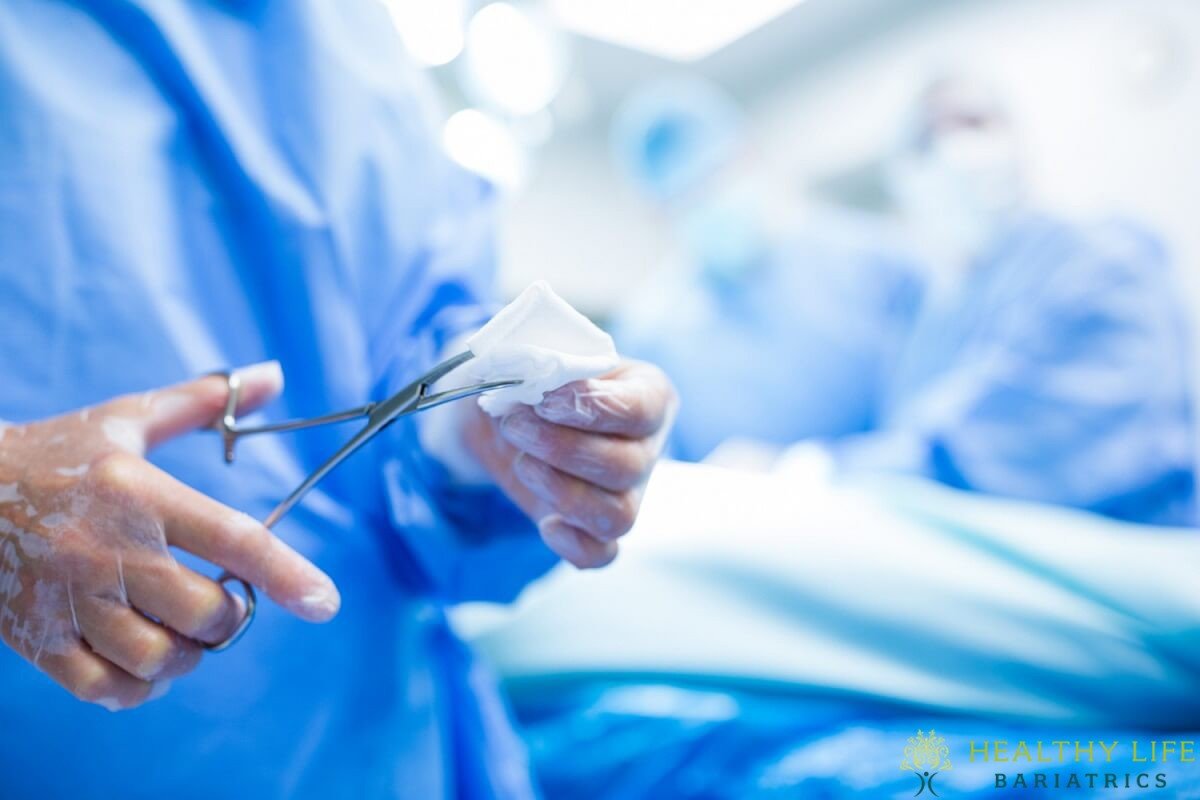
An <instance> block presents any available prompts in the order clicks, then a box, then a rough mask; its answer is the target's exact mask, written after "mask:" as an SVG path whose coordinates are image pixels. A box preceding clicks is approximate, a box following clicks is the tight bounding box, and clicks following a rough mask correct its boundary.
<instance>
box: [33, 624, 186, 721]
mask: <svg viewBox="0 0 1200 800" xmlns="http://www.w3.org/2000/svg"><path fill="white" fill-rule="evenodd" d="M38 667H39V668H40V669H41V670H42V671H43V672H45V673H46V674H47V675H49V676H50V677H51V678H53V679H54V680H55V681H56V682H57V683H58V684H59V685H61V686H62V687H63V688H64V689H66V690H67V691H68V692H70V693H71V694H73V695H75V696H76V697H77V698H79V699H80V700H83V701H84V702H87V703H95V704H97V705H99V706H103V707H104V708H107V709H108V710H109V711H119V710H121V709H123V708H133V707H134V706H137V705H141V704H142V703H144V702H146V701H147V700H151V699H154V698H155V697H158V696H159V695H161V693H162V692H163V691H164V688H163V687H162V686H156V685H155V684H152V683H150V682H148V681H144V680H141V679H140V678H135V677H134V676H132V675H130V674H129V673H128V672H126V671H125V670H123V669H121V668H120V667H118V666H117V665H116V664H114V663H112V662H111V661H108V660H107V659H105V658H103V657H101V656H99V655H97V654H96V653H93V652H92V651H91V650H90V649H88V647H87V646H86V645H85V644H84V643H83V642H81V641H76V642H75V643H74V644H72V645H71V646H70V647H69V648H67V649H66V650H65V651H64V652H62V653H53V654H47V655H44V656H43V657H42V658H41V659H39V660H38ZM156 690H157V691H156Z"/></svg>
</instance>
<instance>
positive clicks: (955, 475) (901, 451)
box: [832, 76, 1196, 525]
mask: <svg viewBox="0 0 1200 800" xmlns="http://www.w3.org/2000/svg"><path fill="white" fill-rule="evenodd" d="M890 175H891V185H892V187H893V190H894V192H895V195H896V199H897V200H898V202H899V207H900V209H901V213H902V215H903V218H904V220H905V222H906V224H907V226H908V228H909V231H910V233H911V236H912V240H913V243H914V247H915V249H916V251H917V253H918V255H919V260H920V262H921V263H922V264H923V265H924V272H925V274H926V278H925V281H924V290H923V295H922V301H921V306H920V311H919V312H918V315H917V318H916V321H915V323H914V326H913V330H912V333H911V334H910V335H909V336H908V338H907V339H906V341H905V343H904V346H903V348H902V350H901V351H900V353H899V355H898V358H897V360H896V363H895V366H894V368H893V369H892V370H891V372H890V375H889V377H888V378H887V381H886V389H885V392H884V394H883V395H882V397H881V405H880V411H879V418H880V420H879V429H878V430H877V431H875V432H872V433H868V434H866V435H862V436H855V437H847V438H844V439H842V440H840V441H837V442H835V443H834V444H833V445H832V451H833V453H834V456H835V460H836V461H837V463H838V464H840V466H841V467H843V468H845V469H868V470H874V469H883V470H891V471H900V472H908V473H916V474H921V475H925V476H928V477H931V478H934V479H936V480H938V481H941V482H943V483H945V484H948V485H950V486H954V487H958V488H963V489H972V490H977V491H982V492H988V493H992V494H998V495H1004V496H1009V497H1017V498H1022V499H1027V500H1035V501H1041V502H1046V503H1055V504H1061V505H1067V506H1072V507H1076V508H1083V509H1087V510H1090V511H1095V512H1098V513H1101V514H1105V515H1108V516H1111V517H1114V518H1117V519H1123V520H1130V521H1137V522H1146V523H1161V524H1173V525H1191V524H1194V523H1195V522H1196V496H1195V476H1194V468H1195V463H1196V453H1195V445H1194V442H1195V435H1196V431H1195V421H1194V411H1193V396H1192V388H1191V387H1192V380H1193V376H1192V375H1191V358H1190V355H1189V349H1188V346H1187V345H1188V340H1189V334H1188V330H1187V326H1186V324H1185V319H1184V314H1183V309H1182V308H1181V306H1180V302H1179V299H1178V298H1179V297H1180V294H1179V292H1178V290H1177V289H1176V288H1175V285H1174V282H1173V276H1172V273H1171V270H1170V264H1169V259H1168V255H1167V253H1166V252H1165V250H1164V247H1163V245H1162V244H1161V243H1160V242H1159V241H1158V240H1157V238H1155V237H1154V236H1153V235H1152V234H1151V233H1149V232H1148V231H1146V230H1145V229H1144V228H1142V227H1141V226H1139V225H1137V224H1134V223H1132V222H1129V221H1126V220H1118V219H1112V220H1106V221H1101V222H1097V223H1088V224H1083V223H1076V222H1070V221H1066V220H1064V219H1060V218H1057V217H1055V216H1052V215H1049V214H1046V213H1042V212H1038V211H1036V210H1034V209H1033V207H1032V204H1031V202H1030V200H1029V197H1028V196H1027V192H1026V190H1025V188H1024V180H1023V177H1024V176H1023V175H1022V172H1021V161H1020V143H1019V141H1018V137H1017V134H1016V132H1015V130H1014V127H1013V125H1012V123H1011V120H1010V118H1009V115H1008V114H1007V112H1006V111H1005V109H1004V107H1003V106H1002V104H1001V103H1000V102H999V101H998V99H997V97H996V93H995V91H994V90H993V89H991V87H989V86H988V85H987V84H986V83H983V82H981V81H979V80H977V79H974V78H971V77H969V76H947V77H943V78H939V79H938V80H935V81H933V82H932V83H931V84H930V85H929V86H928V87H927V88H926V89H925V90H924V91H923V93H922V94H921V96H920V98H919V101H918V102H917V104H916V107H915V111H914V113H913V115H912V120H911V122H910V124H909V126H908V129H907V134H906V136H905V137H904V138H903V142H902V144H901V146H900V147H899V148H898V152H897V154H896V157H895V159H894V160H893V163H892V166H891V170H890Z"/></svg>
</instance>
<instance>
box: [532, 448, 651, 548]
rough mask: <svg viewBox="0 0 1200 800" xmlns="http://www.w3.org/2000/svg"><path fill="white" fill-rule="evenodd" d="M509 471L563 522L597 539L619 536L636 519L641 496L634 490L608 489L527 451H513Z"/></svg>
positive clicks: (608, 539) (602, 539)
mask: <svg viewBox="0 0 1200 800" xmlns="http://www.w3.org/2000/svg"><path fill="white" fill-rule="evenodd" d="M513 472H514V473H515V474H516V476H517V478H518V480H520V481H521V483H523V484H524V485H525V486H526V487H527V488H528V489H529V490H530V491H531V492H533V493H534V494H535V495H537V496H538V497H540V498H541V499H542V500H545V501H546V502H547V503H548V504H549V505H550V506H551V507H552V508H555V509H557V511H558V513H559V514H561V515H562V517H563V518H564V520H565V521H566V522H568V523H569V524H571V525H573V526H575V527H576V528H580V529H582V530H583V531H584V532H586V533H587V534H589V535H590V536H592V537H594V538H596V539H599V540H601V541H605V542H607V541H611V540H613V539H617V538H619V537H620V536H622V535H623V534H625V533H627V532H628V531H629V529H630V528H632V527H633V522H634V520H635V519H637V510H638V505H639V503H640V499H641V498H640V497H639V496H638V493H637V492H635V491H625V492H610V491H608V490H607V489H602V488H600V487H598V486H596V485H595V484H591V483H587V482H586V481H582V480H580V479H579V478H576V477H574V476H573V475H568V474H566V473H565V472H562V471H561V470H557V469H555V468H554V467H552V466H550V465H549V464H547V463H546V462H544V461H540V460H538V459H537V458H535V457H534V456H531V455H529V454H528V453H520V454H518V455H517V457H516V459H515V460H514V461H513Z"/></svg>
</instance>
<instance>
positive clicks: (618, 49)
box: [388, 0, 1200, 318]
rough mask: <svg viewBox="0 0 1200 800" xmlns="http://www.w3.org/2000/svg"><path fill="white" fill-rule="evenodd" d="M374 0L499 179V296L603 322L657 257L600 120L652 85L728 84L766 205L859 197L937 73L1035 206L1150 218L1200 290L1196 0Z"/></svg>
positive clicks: (466, 146) (478, 157)
mask: <svg viewBox="0 0 1200 800" xmlns="http://www.w3.org/2000/svg"><path fill="white" fill-rule="evenodd" d="M388 2H389V6H390V8H391V10H392V12H393V16H394V17H395V19H396V20H397V23H398V30H401V31H402V32H403V33H402V40H403V41H404V43H405V46H406V47H407V49H409V50H410V52H411V54H412V56H413V58H414V60H416V61H417V62H419V63H422V64H425V65H427V67H428V69H429V70H430V72H431V73H432V74H433V75H434V76H435V78H436V81H437V83H438V85H439V86H440V87H441V89H442V90H443V93H444V108H445V112H446V117H447V119H446V121H445V129H444V140H445V143H446V146H447V148H448V149H449V150H450V152H451V154H452V155H453V156H454V157H455V158H456V159H458V160H460V161H461V162H463V163H465V164H467V165H468V166H470V167H471V168H473V169H475V170H477V171H479V172H481V173H484V174H486V175H488V176H489V177H491V178H493V179H494V180H496V181H497V183H499V184H500V185H502V186H503V187H504V189H505V193H506V200H505V207H504V215H505V224H504V225H503V226H502V231H503V235H504V240H503V243H502V245H503V259H502V264H503V285H504V287H505V290H506V291H507V292H508V293H510V294H512V293H515V292H516V291H519V290H520V289H521V288H523V287H524V286H525V285H526V284H527V283H528V282H529V281H531V280H533V279H536V278H539V277H544V278H547V279H549V280H550V281H551V283H552V284H553V285H554V286H555V288H556V289H557V290H558V291H560V293H562V294H563V295H564V296H566V297H567V298H568V299H569V300H570V301H571V302H572V303H574V304H575V305H577V306H578V307H580V308H581V309H582V310H584V311H586V312H588V313H590V314H592V315H593V316H596V317H599V318H604V317H605V316H607V315H608V314H609V313H610V312H611V311H612V310H613V309H614V308H615V307H616V306H617V305H618V304H619V303H620V301H621V300H622V298H624V297H626V296H627V295H628V294H629V292H630V290H631V289H632V288H634V287H635V286H637V285H638V284H639V281H640V280H642V279H643V278H644V277H645V275H646V273H647V271H648V270H649V269H650V268H651V267H652V266H654V265H656V264H658V263H660V262H662V261H663V260H664V259H666V258H668V257H669V256H670V253H671V252H672V246H673V239H672V232H671V229H670V227H669V226H668V225H667V224H665V222H664V219H663V217H662V215H661V214H658V213H654V209H652V208H651V207H650V206H648V204H647V202H646V200H645V198H644V197H642V196H641V195H640V194H639V192H638V191H637V190H636V188H635V187H634V186H633V185H632V184H631V183H630V181H629V180H628V179H627V176H626V175H625V174H623V173H622V171H621V170H620V169H619V168H618V165H616V164H615V163H614V154H613V143H612V140H611V134H610V132H611V128H612V124H613V118H614V114H615V113H616V111H617V109H618V108H619V107H620V104H621V103H622V102H623V101H624V100H625V98H627V97H628V96H629V94H630V93H631V92H633V91H634V90H635V89H637V88H638V87H639V86H642V85H644V84H645V83H646V82H648V81H652V80H655V79H660V78H673V77H677V76H680V75H692V76H700V77H702V78H704V79H707V80H711V81H712V82H713V83H714V84H715V85H716V86H718V87H720V88H721V89H723V90H725V91H727V92H728V93H729V94H730V96H731V97H732V98H734V99H735V100H736V102H738V103H739V104H740V105H741V107H742V109H743V110H744V112H745V118H744V124H745V128H744V136H745V138H746V141H747V142H748V143H749V145H750V146H751V147H752V148H753V149H754V151H755V157H756V159H757V160H758V162H759V165H760V167H761V168H763V169H764V170H765V171H766V172H768V173H769V174H771V175H772V176H773V178H774V179H775V180H774V181H773V184H772V186H771V193H772V197H771V202H772V203H774V204H775V205H778V206H781V207H796V208H799V209H801V213H803V211H802V209H804V208H805V207H806V206H808V205H809V204H811V203H814V202H817V203H822V202H824V203H833V204H846V205H849V206H851V207H859V208H862V209H865V210H867V211H869V212H875V211H878V210H880V202H879V201H880V197H879V194H878V191H877V182H876V181H874V180H873V176H872V175H871V165H872V164H875V163H877V162H878V161H879V159H880V158H881V156H883V155H885V154H886V153H887V152H888V151H889V150H890V149H892V148H894V146H895V141H896V138H897V136H898V135H899V134H898V130H899V128H900V125H901V122H902V120H903V119H904V117H905V114H906V111H907V109H908V108H909V107H910V106H911V104H912V101H913V96H914V93H915V92H917V91H918V90H919V88H920V87H921V85H922V84H923V83H925V82H926V81H927V80H929V78H930V77H931V76H933V75H935V74H937V73H939V72H940V71H943V70H946V69H953V70H967V71H970V72H972V73H976V74H979V75H982V76H986V78H987V79H988V80H989V81H990V82H991V83H992V85H994V86H995V87H996V89H997V90H998V92H999V93H1000V94H1001V95H1002V96H1003V99H1004V102H1005V103H1006V105H1007V106H1008V107H1009V109H1010V110H1011V112H1012V114H1013V116H1014V118H1015V119H1016V120H1017V121H1018V124H1019V125H1020V127H1021V129H1022V148H1023V153H1022V155H1023V157H1024V159H1025V161H1026V164H1027V170H1028V172H1027V175H1026V178H1027V181H1028V183H1029V186H1030V190H1031V192H1032V193H1033V194H1034V197H1035V198H1036V200H1037V201H1038V203H1039V204H1041V205H1045V206H1049V207H1053V208H1054V209H1055V210H1057V211H1062V212H1066V213H1079V214H1088V213H1092V212H1103V213H1110V212H1114V211H1118V212H1123V213H1127V214H1129V215H1131V216H1134V217H1136V218H1138V219H1140V220H1142V221H1143V222H1147V223H1149V224H1150V225H1151V226H1153V227H1154V228H1155V229H1157V230H1158V232H1159V233H1160V234H1161V235H1162V236H1163V237H1164V238H1165V239H1166V240H1167V241H1168V243H1169V245H1170V248H1171V250H1172V251H1173V255H1174V260H1175V262H1176V265H1177V269H1178V272H1179V274H1180V278H1181V281H1182V283H1183V284H1184V286H1185V288H1186V290H1187V293H1188V296H1189V298H1190V300H1191V301H1193V305H1194V304H1195V303H1200V269H1198V267H1197V265H1198V264H1200V225H1197V224H1196V209H1197V208H1200V159H1197V158H1196V157H1195V149H1196V142H1197V141H1200V91H1197V88H1198V82H1200V75H1198V73H1197V64H1196V54H1197V48H1198V47H1200V5H1198V4H1196V3H1194V2H1190V0H1023V1H1022V0H1004V1H1003V2H1000V1H999V0H919V1H916V0H836V1H835V0H743V1H742V2H737V3H733V2H723V1H722V0H707V1H705V2H683V1H682V0H637V2H633V0H620V1H618V0H609V1H608V2H588V1H587V0H544V2H535V3H513V4H507V3H490V4H489V3H483V2H473V1H472V0H442V2H437V3H429V2H420V1H419V0H388Z"/></svg>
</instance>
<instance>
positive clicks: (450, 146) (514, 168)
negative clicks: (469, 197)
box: [442, 108, 526, 190]
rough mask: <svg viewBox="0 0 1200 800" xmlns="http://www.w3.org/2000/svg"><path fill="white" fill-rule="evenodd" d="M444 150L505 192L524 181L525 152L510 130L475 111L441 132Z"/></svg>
mask: <svg viewBox="0 0 1200 800" xmlns="http://www.w3.org/2000/svg"><path fill="white" fill-rule="evenodd" d="M442 146H443V147H444V148H445V149H446V153H447V154H449V156H450V158H452V159H454V160H455V161H456V162H458V163H459V164H460V165H462V166H463V167H465V168H466V169H468V170H470V171H471V172H474V173H475V174H477V175H482V176H483V177H484V178H487V179H488V180H489V181H491V182H492V183H494V184H496V185H497V186H500V187H502V188H504V189H509V190H512V189H516V188H518V187H519V186H520V185H521V182H522V181H523V180H524V178H525V168H526V162H525V152H524V150H522V149H521V146H520V144H518V143H517V140H516V137H514V136H513V133H512V131H511V130H509V128H508V127H507V126H506V125H505V124H504V123H502V122H500V121H499V120H497V119H496V118H495V117H492V116H489V115H488V114H485V113H483V112H482V111H479V110H478V109H474V108H465V109H463V110H462V111H458V112H456V113H454V114H452V115H451V116H450V119H448V120H446V125H445V127H443V128H442Z"/></svg>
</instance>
